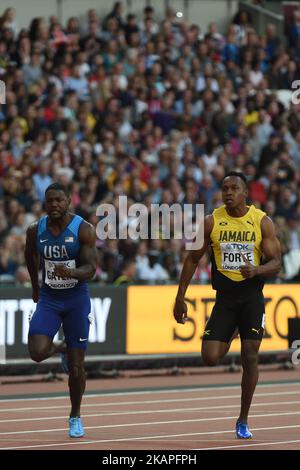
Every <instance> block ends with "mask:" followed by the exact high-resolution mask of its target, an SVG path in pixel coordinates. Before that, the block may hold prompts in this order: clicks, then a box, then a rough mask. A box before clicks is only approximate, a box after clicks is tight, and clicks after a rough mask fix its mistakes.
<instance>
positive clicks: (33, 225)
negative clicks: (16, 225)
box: [26, 219, 41, 236]
mask: <svg viewBox="0 0 300 470" xmlns="http://www.w3.org/2000/svg"><path fill="white" fill-rule="evenodd" d="M40 220H41V219H39V220H35V221H34V222H32V223H31V224H30V225H29V226H28V227H27V230H26V234H27V235H29V236H30V235H33V234H34V235H35V234H36V231H37V228H38V226H39V221H40Z"/></svg>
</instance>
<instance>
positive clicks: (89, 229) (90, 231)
mask: <svg viewBox="0 0 300 470" xmlns="http://www.w3.org/2000/svg"><path fill="white" fill-rule="evenodd" d="M79 238H80V241H81V242H91V241H92V240H96V229H95V227H94V226H93V225H92V224H91V223H90V222H87V221H86V220H85V219H82V223H81V225H80V228H79Z"/></svg>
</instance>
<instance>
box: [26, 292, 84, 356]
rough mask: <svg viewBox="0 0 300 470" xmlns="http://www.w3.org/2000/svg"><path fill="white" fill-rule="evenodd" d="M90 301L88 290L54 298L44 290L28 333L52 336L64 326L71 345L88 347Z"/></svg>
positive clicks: (68, 342)
mask: <svg viewBox="0 0 300 470" xmlns="http://www.w3.org/2000/svg"><path fill="white" fill-rule="evenodd" d="M90 312H91V301H90V297H89V295H88V293H81V294H78V295H73V296H66V297H62V296H60V295H58V296H56V297H54V295H49V294H46V293H41V294H40V298H39V301H38V303H37V306H36V310H35V312H34V314H33V315H32V318H31V320H30V325H29V332H28V336H33V335H45V336H49V338H51V339H53V338H54V336H55V335H56V333H57V332H58V330H59V329H60V327H61V325H62V326H63V331H64V336H65V341H66V343H67V347H68V348H72V349H84V350H85V349H86V348H87V343H88V336H89V329H90V317H89V315H90Z"/></svg>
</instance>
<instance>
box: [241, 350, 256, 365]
mask: <svg viewBox="0 0 300 470" xmlns="http://www.w3.org/2000/svg"><path fill="white" fill-rule="evenodd" d="M257 362H258V354H257V352H255V351H244V352H242V365H243V367H244V368H252V367H256V366H257Z"/></svg>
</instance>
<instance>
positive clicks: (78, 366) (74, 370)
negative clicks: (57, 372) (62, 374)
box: [68, 361, 85, 378]
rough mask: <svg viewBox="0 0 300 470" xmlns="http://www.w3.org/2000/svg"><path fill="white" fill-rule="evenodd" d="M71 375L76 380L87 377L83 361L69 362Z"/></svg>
mask: <svg viewBox="0 0 300 470" xmlns="http://www.w3.org/2000/svg"><path fill="white" fill-rule="evenodd" d="M68 367H69V372H70V375H71V376H72V377H74V378H77V377H82V375H85V368H84V363H83V362H81V361H68Z"/></svg>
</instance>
